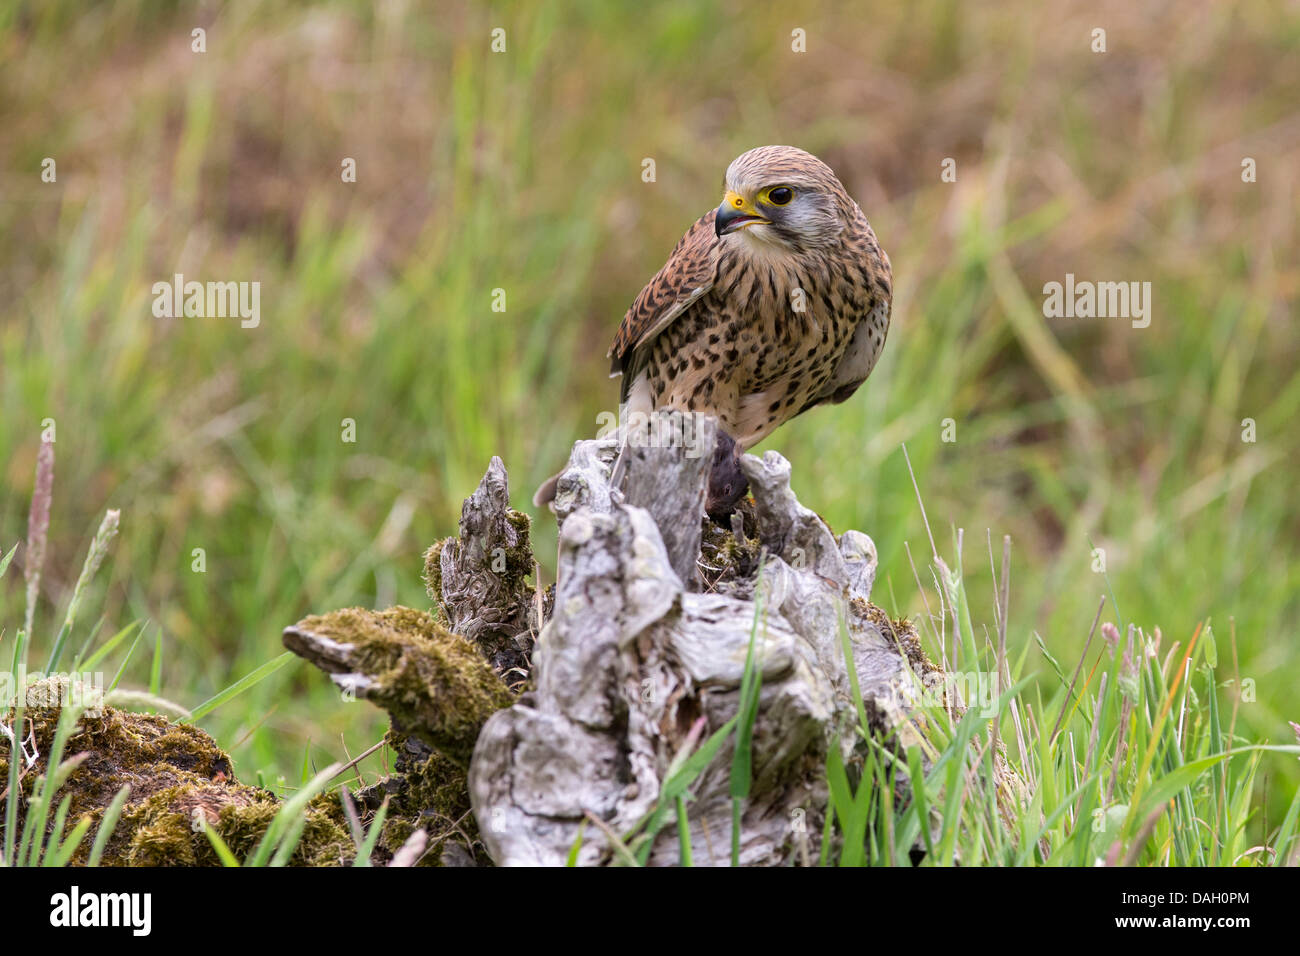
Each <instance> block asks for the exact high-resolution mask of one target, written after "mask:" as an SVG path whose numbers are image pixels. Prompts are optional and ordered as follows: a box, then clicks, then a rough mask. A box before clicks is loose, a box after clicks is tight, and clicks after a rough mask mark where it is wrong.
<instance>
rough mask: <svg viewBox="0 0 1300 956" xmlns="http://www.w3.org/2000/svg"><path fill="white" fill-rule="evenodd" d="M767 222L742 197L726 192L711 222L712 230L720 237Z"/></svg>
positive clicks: (729, 191)
mask: <svg viewBox="0 0 1300 956" xmlns="http://www.w3.org/2000/svg"><path fill="white" fill-rule="evenodd" d="M769 221H770V220H768V219H765V218H764V217H763V216H760V215H759V214H758V210H757V209H755V208H754V206H753V205H752V204H751V203H750V201H749V200H748V199H746V198H745V197H744V196H741V195H739V194H738V193H733V192H732V191H731V190H727V195H726V196H725V197H723V200H722V205H721V206H719V207H718V216H717V218H716V219H715V220H714V222H713V230H714V232H716V233H717V234H718V236H719V237H721V236H726V235H730V234H731V233H733V232H736V231H738V230H740V229H744V228H745V227H746V226H750V225H754V224H755V223H766V222H769Z"/></svg>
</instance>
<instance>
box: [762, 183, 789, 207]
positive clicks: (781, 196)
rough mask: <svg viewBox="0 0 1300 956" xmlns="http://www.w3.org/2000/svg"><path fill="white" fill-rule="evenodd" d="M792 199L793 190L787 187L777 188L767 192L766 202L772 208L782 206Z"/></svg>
mask: <svg viewBox="0 0 1300 956" xmlns="http://www.w3.org/2000/svg"><path fill="white" fill-rule="evenodd" d="M793 198H794V190H793V189H791V188H790V187H789V186H777V187H775V188H773V189H769V190H768V191H767V201H768V202H770V203H771V204H772V205H773V206H784V205H786V204H787V203H788V202H789V201H790V200H791V199H793Z"/></svg>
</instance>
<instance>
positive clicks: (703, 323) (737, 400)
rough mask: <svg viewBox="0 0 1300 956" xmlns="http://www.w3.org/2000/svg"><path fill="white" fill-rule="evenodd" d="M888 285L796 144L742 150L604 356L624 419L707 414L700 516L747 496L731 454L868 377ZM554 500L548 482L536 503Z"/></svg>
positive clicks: (823, 175)
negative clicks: (712, 450)
mask: <svg viewBox="0 0 1300 956" xmlns="http://www.w3.org/2000/svg"><path fill="white" fill-rule="evenodd" d="M891 283H892V274H891V271H890V266H889V256H887V255H886V254H885V251H884V250H883V249H881V248H880V243H879V242H877V240H876V235H875V233H874V232H872V230H871V225H870V224H869V223H868V222H867V217H866V216H864V215H863V214H862V210H861V209H860V208H859V207H858V204H857V203H856V202H854V201H853V199H852V197H850V196H849V194H848V193H847V192H846V191H845V189H844V187H843V186H842V185H841V184H840V181H839V179H837V178H836V176H835V173H833V172H832V171H831V168H830V167H829V166H827V165H826V164H825V163H823V162H822V161H821V160H820V159H818V158H817V157H816V156H813V155H812V154H811V153H807V152H804V151H803V150H802V149H796V148H795V147H793V146H760V147H758V148H757V149H751V150H750V151H749V152H747V153H743V154H741V155H740V156H738V157H737V158H736V159H735V161H734V162H732V164H731V165H730V166H729V167H727V175H726V182H725V195H724V197H723V200H722V204H721V205H720V206H718V208H717V209H712V210H710V211H709V212H707V213H706V214H705V215H704V216H702V217H701V218H700V219H699V220H698V221H697V222H696V223H695V224H694V225H693V226H691V228H690V229H688V230H687V232H686V235H684V236H683V237H682V238H681V241H680V242H678V243H677V247H676V248H675V249H673V252H672V255H670V256H669V257H668V261H667V262H666V263H665V264H664V266H663V268H662V269H660V270H659V272H658V273H656V274H655V276H654V278H652V279H651V280H650V282H649V283H648V284H647V285H646V287H645V288H644V289H642V290H641V293H640V295H638V296H637V297H636V301H635V302H633V303H632V307H631V308H630V309H628V311H627V314H626V315H625V316H624V317H623V323H622V325H621V326H620V327H619V330H618V336H617V337H616V338H615V339H614V344H613V346H612V347H611V348H610V350H609V356H610V358H611V360H612V365H611V369H610V374H611V377H613V376H619V375H621V376H622V387H621V391H620V396H619V404H620V407H621V410H622V411H623V413H624V414H625V415H626V416H629V417H630V416H633V415H636V414H637V413H645V414H648V413H650V412H653V411H656V410H660V409H676V410H679V411H689V412H704V413H707V414H711V415H715V416H717V418H718V420H719V424H720V427H721V431H722V432H723V433H725V439H722V440H720V441H719V446H718V453H717V455H716V457H715V460H714V464H713V471H712V473H711V475H710V482H709V485H710V487H709V494H708V502H707V509H708V512H709V513H710V514H712V515H715V516H717V515H721V514H726V513H728V512H730V511H731V509H732V508H733V507H734V505H735V503H736V501H738V500H739V498H740V497H741V496H742V495H743V494H744V493H745V491H746V490H747V486H746V483H745V480H744V478H743V477H742V476H741V474H740V470H739V467H738V464H737V461H738V459H739V456H740V455H741V453H743V452H744V451H745V450H747V449H749V448H752V447H753V446H754V445H756V444H758V443H759V442H761V441H762V440H763V439H764V438H766V437H767V436H768V435H770V434H771V433H772V432H773V431H775V430H776V429H777V428H779V427H780V426H781V425H783V424H784V423H785V422H787V421H789V420H790V419H791V418H794V417H795V416H796V415H799V414H802V413H803V412H806V411H807V410H808V409H810V408H812V407H814V406H816V405H823V404H836V403H839V402H842V401H844V400H845V399H846V398H848V397H849V396H850V395H852V394H853V393H854V392H855V391H857V389H858V386H860V385H861V384H862V383H863V382H864V381H866V378H867V376H868V375H870V374H871V370H872V369H873V368H874V367H875V365H876V360H877V359H878V358H879V357H880V352H881V350H882V349H883V348H884V345H885V335H886V333H887V332H888V331H889V312H890V301H891V298H892V287H891ZM554 497H555V479H551V480H550V481H548V482H547V483H546V484H544V485H543V486H542V487H541V488H540V489H539V490H538V492H537V495H536V497H535V498H534V502H535V503H536V504H537V505H539V506H540V505H542V504H544V503H546V502H547V501H550V500H551V499H553V498H554Z"/></svg>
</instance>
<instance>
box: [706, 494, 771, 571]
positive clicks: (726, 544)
mask: <svg viewBox="0 0 1300 956" xmlns="http://www.w3.org/2000/svg"><path fill="white" fill-rule="evenodd" d="M736 513H737V514H738V515H740V517H741V521H742V522H743V525H742V528H741V538H740V540H737V539H736V536H735V534H734V532H733V531H732V529H731V528H730V526H728V527H723V526H722V525H720V524H718V523H716V522H715V521H714V520H713V519H712V518H708V517H706V518H705V519H704V525H703V527H702V534H701V537H700V562H699V568H700V574H701V577H702V578H703V580H704V585H705V588H706V590H713V589H714V588H717V587H718V586H719V585H721V584H724V583H726V582H729V581H742V580H748V579H749V578H752V577H753V576H754V575H755V574H756V573H757V571H758V560H759V556H760V554H761V553H762V546H761V545H760V544H759V540H758V521H757V518H756V517H755V513H754V499H753V498H752V497H746V498H744V499H742V500H741V502H740V504H738V505H737V506H736Z"/></svg>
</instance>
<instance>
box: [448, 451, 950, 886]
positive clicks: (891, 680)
mask: <svg viewBox="0 0 1300 956" xmlns="http://www.w3.org/2000/svg"><path fill="white" fill-rule="evenodd" d="M613 444H614V443H613V442H611V441H603V442H602V441H593V442H579V443H578V444H577V445H576V446H575V448H574V453H573V456H572V457H571V459H570V466H569V468H568V470H566V472H565V473H564V474H563V475H562V476H561V478H560V481H559V484H558V489H559V493H558V495H557V499H556V512H557V516H558V517H559V519H560V520H561V527H560V541H559V557H558V582H557V586H556V591H555V599H554V613H553V614H552V616H551V617H550V619H549V620H547V621H546V624H545V627H544V628H543V629H542V631H541V634H540V635H539V637H538V641H537V645H536V647H535V649H534V653H533V660H532V677H531V681H530V687H529V689H528V690H527V691H526V692H525V693H524V694H523V695H522V697H520V699H519V700H518V701H517V702H516V703H515V704H514V705H513V706H511V707H509V708H507V709H505V710H502V711H500V712H498V713H496V714H494V715H493V716H492V717H491V718H490V719H489V720H488V722H487V724H486V725H485V726H484V728H483V730H482V732H481V733H480V735H479V738H478V743H477V746H476V747H475V751H474V757H473V760H472V761H471V764H470V773H469V784H470V796H471V799H472V801H473V806H474V811H475V815H476V816H477V818H478V821H479V827H480V832H481V834H482V838H483V840H484V842H485V843H486V844H487V847H488V850H489V852H490V854H491V856H492V858H493V860H494V861H496V862H497V863H498V864H503V865H511V864H541V865H559V864H562V863H564V862H565V860H566V859H567V857H568V856H569V854H570V852H571V850H572V849H573V848H574V847H575V846H577V845H578V844H579V837H580V834H581V846H580V849H579V850H578V854H577V859H578V862H580V863H583V864H600V863H608V862H611V861H612V860H613V859H614V858H615V856H616V853H617V848H616V847H615V846H614V845H613V844H612V842H611V840H610V839H609V837H608V835H609V834H611V833H613V834H623V833H629V832H632V831H633V830H634V829H635V828H636V827H637V825H638V824H639V822H641V821H643V820H644V818H645V817H646V815H647V814H649V813H651V812H652V811H653V810H654V809H655V807H656V804H657V803H658V801H659V799H660V793H661V788H662V786H663V784H664V780H665V775H666V773H667V771H668V768H669V766H670V765H671V764H672V762H673V760H674V758H675V757H677V755H678V754H679V753H680V752H681V751H682V750H683V748H686V747H688V746H689V745H690V742H692V741H694V740H696V739H697V738H698V735H699V733H698V730H697V731H696V733H695V734H692V729H693V728H695V727H696V725H697V723H698V722H699V721H700V720H701V719H702V720H703V722H704V730H703V733H704V734H705V735H707V734H710V733H712V732H713V731H715V730H717V729H718V728H719V727H721V726H723V725H724V724H725V723H726V722H727V721H728V720H729V719H731V718H732V717H734V716H735V715H736V713H737V712H738V710H739V707H740V689H741V680H742V675H743V672H744V667H745V661H746V655H747V653H748V650H749V647H750V640H751V634H753V635H754V638H755V648H756V659H757V661H758V670H759V671H760V672H761V675H762V684H761V692H760V700H759V708H758V716H757V722H756V725H755V727H754V736H753V782H752V787H751V790H750V796H749V798H748V799H747V800H746V801H745V805H744V808H743V814H742V817H741V833H740V860H741V862H742V863H747V864H781V863H784V862H787V861H788V860H790V859H792V858H794V857H797V856H799V855H800V854H801V853H802V852H805V851H806V849H807V841H808V840H809V839H813V840H814V841H816V840H818V839H819V836H813V837H811V838H810V837H809V836H808V835H809V833H812V834H815V835H819V834H820V828H821V825H822V820H823V819H824V814H825V812H826V803H827V800H826V792H825V784H824V779H825V772H824V768H825V759H826V754H827V749H828V748H829V747H830V746H832V745H834V743H835V742H836V741H845V742H844V743H842V744H840V746H842V747H844V748H845V750H846V752H847V751H848V750H849V749H851V748H852V743H851V741H852V740H853V734H852V733H851V732H850V727H851V725H852V724H854V723H855V722H856V720H857V716H856V715H857V703H856V702H855V701H854V700H853V698H852V692H851V689H850V680H849V674H848V668H847V666H846V663H845V657H844V650H843V647H844V644H843V642H842V639H841V637H842V634H844V633H847V636H848V646H849V647H850V648H851V652H852V656H853V660H854V665H855V668H856V671H857V677H858V681H859V686H860V689H861V694H862V698H863V701H864V702H865V704H866V710H867V713H868V714H869V716H870V720H871V721H872V723H873V730H875V731H877V732H879V733H880V734H882V735H887V734H890V733H892V732H894V731H895V730H896V729H897V728H898V727H899V725H900V723H901V717H902V715H903V713H904V712H905V710H906V708H907V705H908V694H909V692H910V688H912V687H913V686H916V685H917V682H915V681H913V680H912V679H911V676H912V675H910V674H909V673H908V671H909V669H916V670H922V669H927V668H930V667H932V665H930V664H929V663H928V662H926V661H925V659H924V656H923V655H922V654H921V652H920V650H919V647H918V644H917V640H916V635H915V632H914V631H913V630H912V629H911V628H910V626H908V625H905V624H894V623H892V622H890V621H889V619H888V617H887V616H886V615H885V614H884V613H883V612H881V611H880V610H879V609H878V608H875V607H873V606H872V605H870V604H869V597H870V590H871V585H872V582H873V581H874V578H875V570H876V555H875V547H874V545H873V544H872V542H871V539H870V538H868V537H867V536H866V535H864V534H861V533H858V532H847V533H845V534H843V535H841V536H840V537H839V538H838V539H837V538H836V537H835V535H834V534H832V532H831V531H830V529H829V528H828V527H827V526H826V525H825V523H824V522H823V521H822V520H821V519H820V518H819V517H817V515H815V514H814V513H813V512H811V511H809V510H808V509H807V508H804V507H803V506H802V505H800V504H799V502H798V500H797V499H796V498H795V496H794V493H793V492H792V491H791V489H790V465H789V463H788V462H787V461H786V460H785V459H784V458H782V457H781V456H780V455H779V454H777V453H775V452H768V453H767V454H766V455H765V456H764V457H763V458H762V459H761V460H760V459H758V458H755V457H753V456H745V458H744V459H743V460H742V468H743V470H744V473H745V475H746V476H747V477H748V479H749V481H750V485H751V488H752V491H753V496H754V504H753V509H752V514H751V515H750V516H749V518H748V520H746V519H745V517H744V516H741V520H739V521H735V522H733V524H734V525H735V526H736V528H737V529H739V531H740V538H742V539H743V540H738V539H737V536H736V534H735V532H734V531H733V532H725V531H723V530H722V529H720V528H717V527H716V526H711V534H710V536H709V538H710V539H711V540H709V541H707V542H706V547H707V549H708V550H709V552H710V554H711V557H712V560H715V561H717V560H721V561H723V562H724V564H726V565H727V566H725V567H723V568H722V569H721V573H720V574H717V573H715V574H713V575H710V576H709V577H710V580H709V583H708V584H707V585H705V584H704V583H702V582H703V576H700V575H697V573H696V566H697V562H701V559H700V555H699V554H698V548H697V545H694V544H691V545H689V547H690V549H691V551H694V552H695V553H693V554H691V555H690V557H691V560H690V562H689V564H687V562H686V561H684V560H683V549H685V548H687V547H688V543H689V542H692V541H694V542H698V541H699V538H698V537H693V536H692V535H691V534H690V533H689V531H688V529H694V528H698V527H700V526H701V522H702V510H701V504H702V501H703V494H704V482H705V481H707V467H703V468H701V467H697V466H696V465H695V464H694V463H693V462H691V461H688V460H687V459H686V458H685V456H684V455H683V453H682V449H681V448H652V449H642V450H640V451H639V452H638V453H636V454H633V455H630V456H628V457H627V458H625V466H626V469H627V476H626V484H625V488H626V489H627V494H626V495H624V494H622V493H620V491H619V490H618V489H613V488H611V487H609V480H610V479H609V475H610V463H611V462H612V461H613V459H614V456H615V452H616V451H617V449H616V448H615V447H613ZM674 456H676V458H675V459H674ZM704 461H705V464H706V466H707V461H708V458H707V457H706V458H705V459H704ZM750 524H752V525H753V526H754V528H755V531H756V535H757V541H753V540H752V539H751V538H750V537H749V536H747V535H746V534H745V530H744V529H745V528H746V527H748V526H749V525H750ZM665 529H669V531H670V533H668V534H665ZM669 542H671V545H670V543H669ZM760 544H761V547H762V549H763V552H764V556H763V557H762V560H761V569H758V568H754V564H755V562H754V561H753V560H752V557H753V554H754V552H756V551H757V550H758V549H759V546H760ZM747 557H748V558H750V559H751V560H746V558H747ZM701 563H702V562H701ZM746 569H752V570H746ZM713 570H714V571H717V570H718V569H717V568H716V567H715V568H713ZM706 587H707V590H705V588H706ZM730 761H731V747H730V746H727V747H723V748H722V749H721V751H719V753H718V754H717V755H716V757H715V759H714V760H713V762H712V764H711V765H710V766H709V767H708V769H706V770H705V771H704V772H703V774H701V775H700V777H699V778H698V779H697V780H696V781H695V784H694V786H693V788H692V793H693V800H692V801H691V802H690V803H689V805H688V820H689V823H690V834H691V844H692V857H693V861H694V862H695V863H697V864H702V863H712V864H720V863H725V862H728V860H729V858H730V854H729V840H730V833H731V817H732V800H731V796H730V792H729V768H730ZM592 818H595V819H597V820H599V821H600V824H601V825H600V826H592V825H589V824H588V821H590V820H591V819H592ZM679 853H680V849H679V844H678V840H677V838H676V835H675V834H669V833H662V834H660V836H659V838H658V839H657V841H656V842H655V843H654V845H653V847H652V850H651V852H650V854H649V858H648V862H650V863H651V864H670V863H676V862H677V861H678V858H679Z"/></svg>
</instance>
